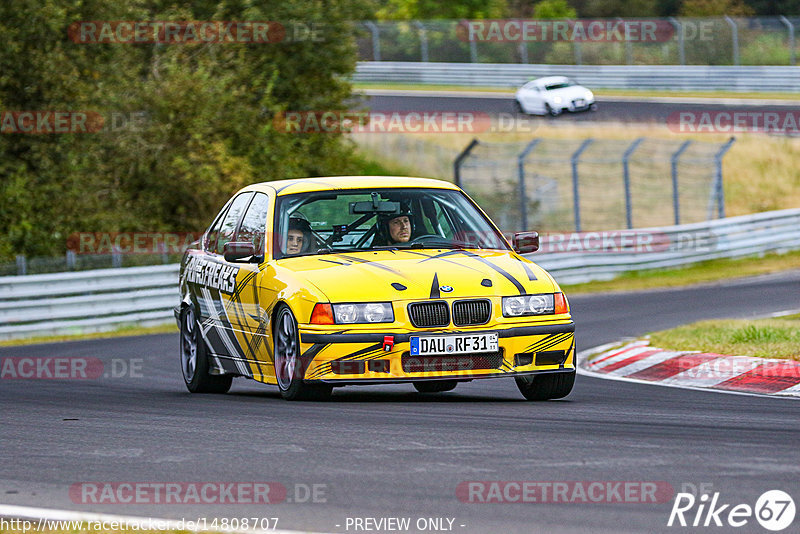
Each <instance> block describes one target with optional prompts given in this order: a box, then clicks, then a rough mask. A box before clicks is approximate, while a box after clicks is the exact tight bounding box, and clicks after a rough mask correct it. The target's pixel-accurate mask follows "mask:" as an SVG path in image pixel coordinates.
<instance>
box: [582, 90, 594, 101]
mask: <svg viewBox="0 0 800 534" xmlns="http://www.w3.org/2000/svg"><path fill="white" fill-rule="evenodd" d="M583 96H584V98H586V100H591V99H593V98H594V95H593V94H592V92H591V91H586V93H584V95H583Z"/></svg>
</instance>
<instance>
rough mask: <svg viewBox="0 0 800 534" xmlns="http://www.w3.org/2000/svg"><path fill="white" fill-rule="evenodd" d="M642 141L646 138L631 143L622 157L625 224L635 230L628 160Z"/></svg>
mask: <svg viewBox="0 0 800 534" xmlns="http://www.w3.org/2000/svg"><path fill="white" fill-rule="evenodd" d="M642 141H644V137H640V138H639V139H636V140H635V141H634V142H633V143H631V146H629V147H628V148H627V149H625V153H624V154H623V155H622V181H623V182H624V184H625V222H626V223H627V224H628V228H633V206H631V175H630V172H629V170H628V160H630V157H631V155H632V154H633V152H634V151H635V150H636V149H637V148H638V147H639V145H640V144H641V143H642Z"/></svg>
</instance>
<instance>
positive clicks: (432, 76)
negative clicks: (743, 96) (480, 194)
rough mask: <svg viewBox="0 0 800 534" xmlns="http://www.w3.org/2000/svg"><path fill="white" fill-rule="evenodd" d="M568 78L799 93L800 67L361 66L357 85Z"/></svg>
mask: <svg viewBox="0 0 800 534" xmlns="http://www.w3.org/2000/svg"><path fill="white" fill-rule="evenodd" d="M542 76H569V77H570V78H572V79H574V80H575V81H577V82H578V83H580V84H582V85H586V86H587V87H589V88H598V89H600V88H603V89H670V90H675V91H679V90H684V91H736V92H748V91H754V92H765V91H773V92H774V91H783V92H795V91H797V88H798V87H800V68H797V67H780V66H744V67H732V66H706V65H702V66H698V65H686V66H681V65H660V66H658V65H523V64H507V63H474V64H473V63H411V62H393V61H366V62H359V63H358V65H357V67H356V72H355V75H354V76H353V81H355V82H372V83H389V82H392V83H411V84H420V85H425V84H439V85H466V86H485V87H520V86H521V85H522V84H524V83H525V82H527V81H529V80H531V79H532V78H539V77H542Z"/></svg>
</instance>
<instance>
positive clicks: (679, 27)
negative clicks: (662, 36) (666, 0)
mask: <svg viewBox="0 0 800 534" xmlns="http://www.w3.org/2000/svg"><path fill="white" fill-rule="evenodd" d="M669 22H670V24H672V27H673V28H675V31H676V32H677V33H678V61H679V62H680V64H681V65H686V47H685V45H684V42H683V24H681V23H680V22H678V19H676V18H675V17H670V18H669Z"/></svg>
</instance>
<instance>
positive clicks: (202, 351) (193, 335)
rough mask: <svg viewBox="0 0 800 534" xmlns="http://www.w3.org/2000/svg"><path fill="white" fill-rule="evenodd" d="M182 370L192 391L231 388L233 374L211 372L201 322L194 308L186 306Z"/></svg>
mask: <svg viewBox="0 0 800 534" xmlns="http://www.w3.org/2000/svg"><path fill="white" fill-rule="evenodd" d="M180 349H181V370H182V371H183V381H184V383H185V384H186V389H188V390H189V391H191V392H192V393H227V392H228V390H229V389H231V384H232V383H233V377H232V376H231V375H212V374H209V365H208V352H207V349H206V342H205V341H204V340H203V336H202V335H201V334H200V324H199V323H198V322H197V319H196V318H195V315H194V308H193V307H192V306H186V307H185V308H184V309H183V310H182V311H181V347H180Z"/></svg>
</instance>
